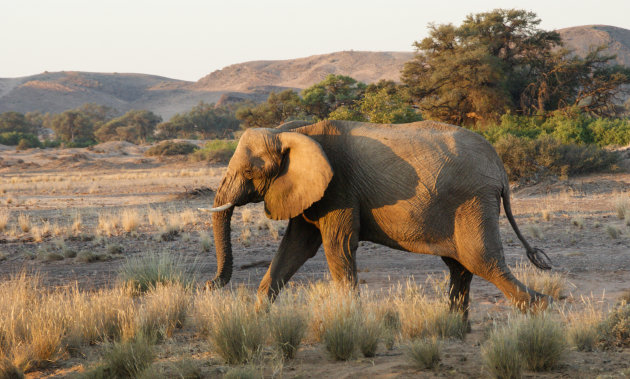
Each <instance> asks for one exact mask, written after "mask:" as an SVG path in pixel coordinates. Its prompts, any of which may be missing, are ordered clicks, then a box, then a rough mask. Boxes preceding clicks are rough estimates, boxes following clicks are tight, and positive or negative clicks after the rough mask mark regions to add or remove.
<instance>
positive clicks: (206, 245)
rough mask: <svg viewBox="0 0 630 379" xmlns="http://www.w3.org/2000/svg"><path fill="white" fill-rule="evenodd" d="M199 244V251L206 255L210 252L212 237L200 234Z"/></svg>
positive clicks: (204, 233) (205, 233)
mask: <svg viewBox="0 0 630 379" xmlns="http://www.w3.org/2000/svg"><path fill="white" fill-rule="evenodd" d="M199 243H200V244H201V251H203V252H204V253H207V252H209V251H211V250H212V245H213V243H212V236H211V235H210V233H207V232H202V233H200V234H199Z"/></svg>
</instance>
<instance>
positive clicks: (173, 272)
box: [119, 253, 196, 292]
mask: <svg viewBox="0 0 630 379" xmlns="http://www.w3.org/2000/svg"><path fill="white" fill-rule="evenodd" d="M182 265H183V262H182V258H181V257H177V256H173V255H170V254H167V253H159V254H151V255H141V256H139V257H129V258H127V259H126V260H125V262H124V263H123V264H122V266H121V269H120V273H119V280H120V281H121V282H122V283H124V284H125V286H129V287H130V288H133V289H134V290H136V291H139V292H146V291H147V290H149V289H151V288H155V286H156V285H157V284H180V285H181V286H183V287H190V286H191V285H192V284H193V283H194V282H195V280H196V272H192V273H189V272H186V270H184V268H183V267H182Z"/></svg>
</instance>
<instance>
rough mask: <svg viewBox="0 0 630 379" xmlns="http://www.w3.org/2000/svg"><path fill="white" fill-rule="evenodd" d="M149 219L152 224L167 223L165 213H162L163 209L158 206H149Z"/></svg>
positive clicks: (157, 225)
mask: <svg viewBox="0 0 630 379" xmlns="http://www.w3.org/2000/svg"><path fill="white" fill-rule="evenodd" d="M147 220H148V221H149V225H151V226H156V227H160V226H164V225H166V218H165V217H164V213H162V210H161V209H158V208H153V207H149V209H148V210H147Z"/></svg>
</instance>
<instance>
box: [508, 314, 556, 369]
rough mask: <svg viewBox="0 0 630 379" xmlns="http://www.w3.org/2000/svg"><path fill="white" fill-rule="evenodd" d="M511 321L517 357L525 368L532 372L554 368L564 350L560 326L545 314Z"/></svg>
mask: <svg viewBox="0 0 630 379" xmlns="http://www.w3.org/2000/svg"><path fill="white" fill-rule="evenodd" d="M511 321H512V325H511V326H512V327H513V328H514V338H516V343H517V346H518V352H519V355H520V357H521V359H523V360H524V362H525V365H526V366H527V368H528V369H530V370H533V371H547V370H550V369H552V368H554V367H555V366H556V365H557V364H558V362H559V361H560V357H561V356H562V354H563V353H564V350H565V349H566V342H565V331H564V328H563V327H562V324H561V323H560V322H559V321H558V320H556V319H554V318H553V317H552V316H551V315H550V314H548V313H545V312H540V313H538V314H535V315H530V316H528V317H525V316H521V317H517V318H515V319H513V320H511Z"/></svg>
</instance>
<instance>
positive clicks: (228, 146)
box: [191, 140, 238, 162]
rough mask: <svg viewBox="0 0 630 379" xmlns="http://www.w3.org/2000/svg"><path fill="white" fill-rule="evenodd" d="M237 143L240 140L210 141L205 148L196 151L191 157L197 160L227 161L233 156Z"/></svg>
mask: <svg viewBox="0 0 630 379" xmlns="http://www.w3.org/2000/svg"><path fill="white" fill-rule="evenodd" d="M237 145H238V141H228V140H214V141H209V142H207V143H206V145H205V146H204V147H203V148H201V149H199V150H197V151H195V153H194V154H193V155H192V156H191V159H192V160H193V161H196V162H199V161H207V162H227V161H229V160H230V158H232V155H233V154H234V151H235V150H236V146H237Z"/></svg>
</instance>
